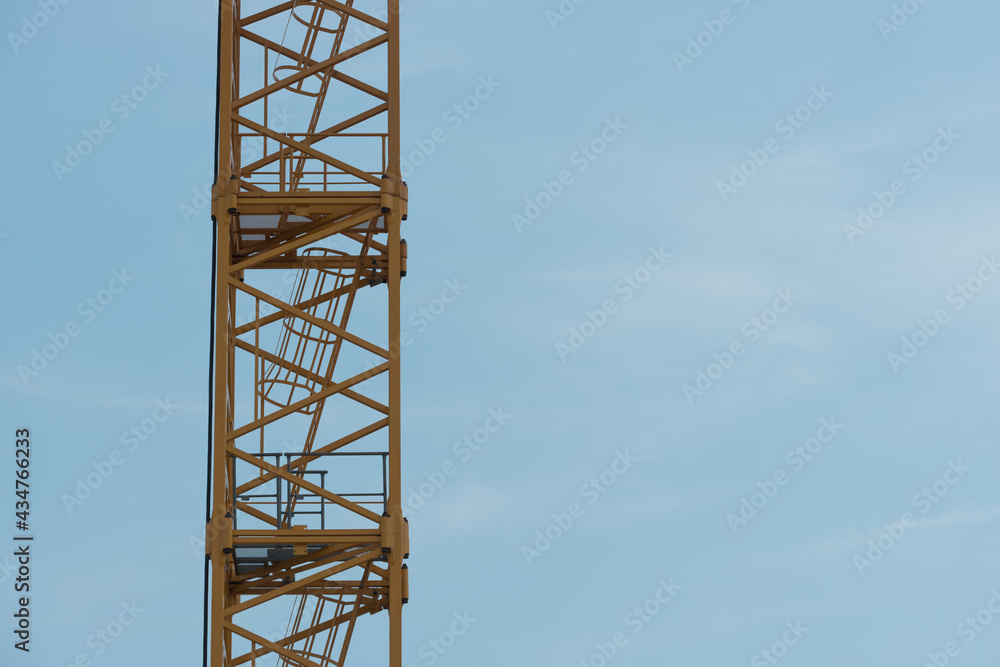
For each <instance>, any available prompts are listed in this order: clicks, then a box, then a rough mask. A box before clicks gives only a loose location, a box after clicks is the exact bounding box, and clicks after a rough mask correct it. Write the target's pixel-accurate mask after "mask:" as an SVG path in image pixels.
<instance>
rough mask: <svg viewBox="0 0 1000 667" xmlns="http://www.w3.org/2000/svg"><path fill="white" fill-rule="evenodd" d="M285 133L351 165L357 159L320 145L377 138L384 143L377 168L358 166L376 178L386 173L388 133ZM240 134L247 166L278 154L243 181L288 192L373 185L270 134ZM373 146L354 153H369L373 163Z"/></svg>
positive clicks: (242, 152) (318, 151)
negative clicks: (346, 156) (344, 140)
mask: <svg viewBox="0 0 1000 667" xmlns="http://www.w3.org/2000/svg"><path fill="white" fill-rule="evenodd" d="M284 136H287V137H289V138H290V139H294V140H296V141H300V142H303V143H306V144H308V145H309V147H310V148H312V149H314V150H315V151H316V152H317V153H319V154H321V155H327V156H330V157H336V158H337V159H339V160H340V161H342V162H345V163H347V164H351V165H352V166H355V165H354V162H356V160H351V159H347V158H345V157H340V156H339V153H338V154H337V155H335V154H334V153H333V152H331V151H330V150H328V149H326V148H319V147H318V144H321V143H323V142H326V141H327V140H330V139H355V140H363V139H371V140H374V139H378V140H379V143H380V144H381V150H380V151H379V153H380V155H381V157H382V159H381V163H380V166H379V169H378V171H372V170H370V169H361V168H360V167H358V168H359V169H361V170H362V171H364V172H365V173H367V174H369V175H370V176H373V177H375V178H381V177H382V175H383V174H385V173H386V170H387V168H388V158H387V155H386V153H387V143H388V140H389V135H388V134H386V133H375V132H354V133H350V132H311V133H305V132H302V133H292V132H288V133H284ZM237 137H238V138H239V141H240V145H241V147H243V146H246V148H247V149H248V150H242V151H241V156H242V162H243V163H244V164H245V165H246V164H252V163H254V162H257V161H258V160H260V159H262V158H271V157H274V156H275V155H278V156H279V157H278V158H277V160H276V161H272V162H270V164H269V165H267V166H262V167H261V168H260V169H255V170H254V171H252V172H251V173H249V174H246V175H245V176H244V180H246V181H247V182H249V183H253V184H254V185H256V186H257V187H260V188H264V189H266V190H267V189H272V188H273V189H274V190H276V191H279V192H286V191H291V190H299V189H304V188H316V189H318V191H326V190H329V189H331V188H333V187H335V186H347V185H350V186H358V185H370V184H369V183H367V181H364V180H362V179H360V178H358V177H357V176H356V175H354V174H351V173H349V172H346V171H343V170H341V169H338V168H336V167H335V166H334V165H332V164H330V163H329V162H326V161H325V160H322V159H320V158H318V157H312V156H309V155H305V154H303V153H302V152H301V151H299V150H297V149H294V148H290V147H289V146H288V145H287V144H282V143H281V142H279V141H277V140H275V139H273V138H271V137H268V136H265V135H262V134H258V133H239V134H238V135H237ZM246 140H252V141H251V142H248V144H244V141H246ZM269 144H270V146H269ZM275 144H276V146H275ZM269 149H270V150H269ZM373 149H374V147H372V148H371V149H367V150H365V151H355V152H364V153H366V154H367V155H368V156H369V160H368V161H369V164H370V157H371V156H372V154H374V152H375V151H374V150H373ZM307 167H308V168H307Z"/></svg>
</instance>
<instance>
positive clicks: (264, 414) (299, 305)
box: [206, 0, 409, 667]
mask: <svg viewBox="0 0 1000 667" xmlns="http://www.w3.org/2000/svg"><path fill="white" fill-rule="evenodd" d="M218 75H219V76H218V81H219V86H218V100H217V102H218V104H217V106H218V126H217V153H216V180H215V184H214V187H213V190H212V219H213V221H214V223H215V230H216V232H215V233H216V239H215V243H216V247H215V256H214V259H213V261H214V262H215V272H214V293H213V302H214V325H213V326H214V332H213V336H214V338H213V361H212V402H211V407H210V411H211V435H210V441H211V442H210V446H209V489H208V511H207V517H206V518H207V521H208V523H207V528H206V558H207V560H206V563H207V569H208V572H207V573H206V582H207V583H206V664H207V665H210V666H211V667H236V666H237V665H249V666H251V667H254V666H256V665H258V664H260V665H274V664H278V665H282V666H285V665H296V666H302V667H343V666H344V665H345V661H346V658H347V655H348V648H349V646H350V645H351V643H352V639H354V640H356V641H355V643H356V644H357V643H360V642H363V641H367V642H368V643H369V644H372V643H373V642H374V644H375V649H373V650H366V652H365V661H364V662H366V663H370V662H371V660H372V658H371V657H370V656H371V655H373V654H374V653H373V651H374V650H378V651H382V652H384V653H385V654H387V657H388V664H389V667H402V649H401V643H402V618H401V614H402V606H403V604H404V603H405V602H406V601H407V598H408V570H407V568H406V565H405V564H404V559H405V558H406V557H408V555H409V553H408V552H409V532H408V524H407V522H406V519H405V518H404V517H403V514H402V507H401V488H400V442H401V432H400V358H399V352H400V280H401V278H402V276H404V275H405V273H406V243H405V241H403V240H402V239H401V236H400V231H401V225H402V222H403V220H405V219H406V202H407V189H406V184H405V183H403V181H402V179H401V175H400V160H399V149H400V142H399V21H398V0H374V1H372V2H368V1H366V0H342V1H338V0H289V1H285V2H279V1H277V0H256V1H254V0H220V13H219V61H218ZM382 612H385V613H382ZM279 617H280V618H281V619H284V620H282V621H281V622H280V623H278V622H276V620H275V619H277V618H279ZM373 638H374V639H373Z"/></svg>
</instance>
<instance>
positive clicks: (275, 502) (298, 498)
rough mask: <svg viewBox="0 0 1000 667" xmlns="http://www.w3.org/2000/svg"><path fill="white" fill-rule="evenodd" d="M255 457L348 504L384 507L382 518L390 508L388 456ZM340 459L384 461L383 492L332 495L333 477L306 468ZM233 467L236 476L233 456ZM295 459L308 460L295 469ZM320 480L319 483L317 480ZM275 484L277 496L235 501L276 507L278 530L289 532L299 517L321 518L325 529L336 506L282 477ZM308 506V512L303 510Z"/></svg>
mask: <svg viewBox="0 0 1000 667" xmlns="http://www.w3.org/2000/svg"><path fill="white" fill-rule="evenodd" d="M254 456H257V457H260V458H262V459H264V460H265V462H268V461H267V459H269V458H273V459H274V465H275V467H279V468H284V469H285V471H287V472H289V473H291V474H292V475H294V476H296V477H297V478H299V479H302V480H303V481H307V482H311V483H313V484H315V485H316V486H318V487H320V488H321V489H323V490H324V491H330V492H331V493H333V494H334V495H337V496H340V497H341V498H344V499H345V500H352V501H353V502H355V503H357V504H358V505H381V506H382V510H381V512H379V513H380V514H383V513H385V511H386V510H387V505H388V500H389V497H388V493H389V491H388V484H389V482H388V457H389V453H388V452H323V453H310V452H277V453H272V452H267V453H263V454H254ZM337 456H367V457H376V456H377V457H381V459H382V490H381V491H379V492H370V493H364V492H351V493H340V492H337V491H332V490H330V489H327V488H326V476H327V475H328V474H329V473H330V471H329V470H309V469H307V466H308V465H309V463H311V460H312V459H319V458H322V457H337ZM282 457H284V458H285V462H284V465H282V463H281V459H282ZM229 458H230V466H231V470H233V474H234V475H235V465H236V461H237V458H236V457H235V456H232V455H230V457H229ZM292 459H307V461H305V462H302V463H299V464H296V467H295V468H292ZM317 479H318V480H319V481H318V482H317V481H316V480H317ZM274 482H275V484H276V486H275V491H274V493H248V494H241V495H239V496H237V497H236V499H237V500H238V501H241V502H247V503H249V504H250V505H252V506H260V505H263V506H267V507H271V506H273V507H274V518H275V520H276V521H277V525H278V527H279V528H290V527H291V526H293V525H294V524H293V523H292V522H293V519H294V518H295V517H296V516H310V515H311V516H318V517H319V521H320V530H325V529H326V509H327V506H328V505H336V503H333V502H331V501H330V500H328V499H327V498H326V497H325V496H322V495H320V494H318V493H316V492H313V491H309V490H307V489H303V488H302V487H301V486H299V485H297V484H295V483H294V482H290V481H288V480H287V479H283V478H281V477H277V476H276V477H275V478H274ZM373 499H374V500H373ZM302 506H305V507H307V508H309V509H300V508H301V507H302ZM239 514H240V512H239V511H237V512H235V513H234V514H233V528H234V529H235V528H238V517H239Z"/></svg>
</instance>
